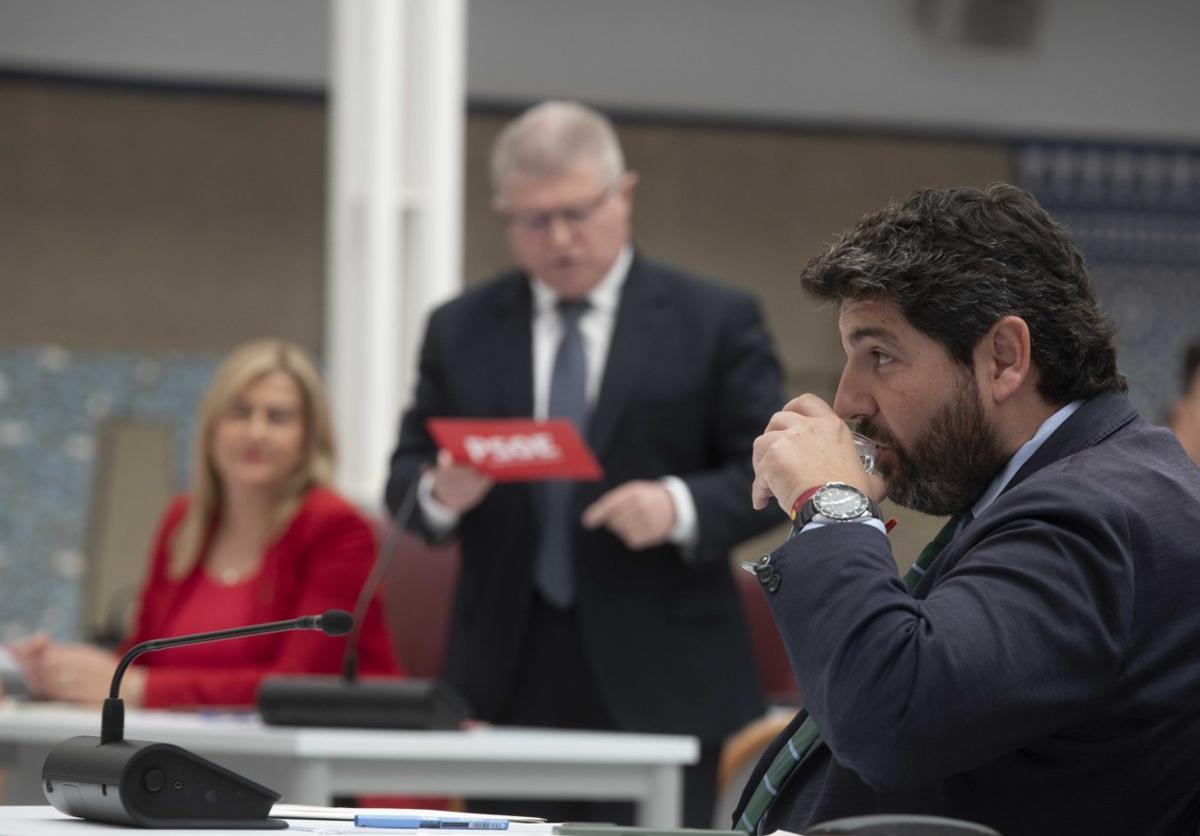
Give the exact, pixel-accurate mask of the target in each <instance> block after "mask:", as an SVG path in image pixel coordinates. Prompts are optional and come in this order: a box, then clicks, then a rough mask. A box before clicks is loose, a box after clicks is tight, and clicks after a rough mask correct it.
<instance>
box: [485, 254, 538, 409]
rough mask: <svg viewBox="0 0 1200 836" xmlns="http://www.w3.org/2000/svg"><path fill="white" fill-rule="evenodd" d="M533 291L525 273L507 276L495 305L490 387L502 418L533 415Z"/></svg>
mask: <svg viewBox="0 0 1200 836" xmlns="http://www.w3.org/2000/svg"><path fill="white" fill-rule="evenodd" d="M532 309H533V294H532V292H531V291H530V289H529V279H528V278H527V277H526V276H525V274H523V273H521V274H516V275H514V276H513V277H512V278H511V279H509V282H508V286H506V287H505V288H504V292H503V293H502V294H501V296H500V299H499V301H498V303H497V305H496V335H495V336H496V340H495V344H494V349H493V351H492V361H493V363H492V373H491V381H490V383H489V385H490V386H493V387H495V389H496V399H497V402H498V403H499V404H500V410H499V414H500V415H501V416H504V417H525V418H527V417H529V416H530V415H532V414H533V331H532V325H531V322H532V317H533V314H532Z"/></svg>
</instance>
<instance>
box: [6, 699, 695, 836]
mask: <svg viewBox="0 0 1200 836" xmlns="http://www.w3.org/2000/svg"><path fill="white" fill-rule="evenodd" d="M99 729H100V719H99V711H98V710H97V711H93V710H87V709H78V708H64V707H61V706H51V705H36V704H30V705H21V704H14V703H4V704H0V767H5V768H6V769H7V773H6V776H5V803H7V804H44V803H45V797H44V796H43V795H42V793H41V788H40V786H39V784H40V778H41V773H42V763H43V762H44V761H45V758H46V754H47V753H48V752H49V751H50V749H51V748H52V747H53V746H54V744H56V743H58V742H59V741H61V740H64V739H66V738H68V737H74V736H75V735H81V734H87V735H98V734H99ZM125 736H126V737H127V738H129V739H131V740H151V741H156V742H161V743H174V744H175V745H177V746H182V747H184V748H185V749H189V750H191V751H193V752H195V753H197V754H199V755H202V756H203V757H206V758H209V759H211V760H213V761H215V762H217V763H219V764H221V765H222V766H224V767H227V768H229V769H232V770H234V771H235V772H238V773H240V774H242V775H245V776H246V777H247V778H250V779H252V780H254V781H258V782H259V783H261V784H263V785H265V786H267V787H270V788H271V789H273V790H275V791H276V792H279V793H280V794H281V795H282V798H281V799H280V800H281V801H283V802H286V803H291V804H329V803H330V801H331V800H332V797H333V796H334V795H352V794H356V793H369V794H387V793H395V794H434V795H438V794H449V795H474V796H483V797H492V798H522V797H529V796H533V797H536V798H579V799H593V798H610V799H611V798H615V799H632V800H633V801H634V802H635V805H636V809H637V823H638V824H639V825H641V826H643V827H678V826H679V822H680V810H681V800H682V797H683V766H684V765H686V764H691V763H695V762H696V760H697V759H698V758H699V744H698V743H697V741H696V739H695V738H692V737H682V736H677V735H657V734H625V733H617V732H559V731H548V730H543V729H516V728H499V727H481V728H477V729H472V730H469V731H453V732H434V731H390V730H385V729H315V728H296V727H284V726H265V725H263V723H262V722H261V721H260V720H259V719H258V718H257V717H256V716H253V715H223V714H213V715H209V714H194V713H184V712H169V711H134V710H130V711H128V712H127V714H126V718H125Z"/></svg>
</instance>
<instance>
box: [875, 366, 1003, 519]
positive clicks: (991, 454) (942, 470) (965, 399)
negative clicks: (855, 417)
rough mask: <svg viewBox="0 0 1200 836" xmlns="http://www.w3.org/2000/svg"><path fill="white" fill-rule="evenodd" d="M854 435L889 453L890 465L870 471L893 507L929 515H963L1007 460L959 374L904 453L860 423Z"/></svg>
mask: <svg viewBox="0 0 1200 836" xmlns="http://www.w3.org/2000/svg"><path fill="white" fill-rule="evenodd" d="M858 430H859V432H861V433H862V434H863V435H866V436H867V437H869V438H872V439H874V440H875V441H877V442H879V443H880V444H881V445H885V446H887V447H889V448H890V450H891V453H892V455H893V456H895V458H896V461H879V460H878V458H879V457H876V467H877V468H878V469H879V473H880V475H881V476H883V478H884V481H886V482H887V486H888V498H889V499H890V500H892V501H893V502H895V503H896V504H897V505H902V506H904V507H905V508H912V509H913V510H914V511H921V512H922V513H925V514H932V515H934V516H938V517H941V516H946V515H947V514H957V513H959V512H961V511H965V510H966V509H967V508H969V507H970V506H971V504H972V503H974V502H975V500H977V499H978V498H979V496H980V495H981V494H982V493H983V492H984V491H985V490H986V489H987V486H988V484H990V483H991V481H992V479H994V478H995V477H996V474H997V473H999V472H1000V469H1001V468H1002V467H1003V466H1004V463H1005V461H1007V459H1008V454H1006V453H1005V452H1004V451H1003V449H1002V448H1001V445H1000V440H999V438H997V436H996V433H995V431H994V430H993V428H992V427H991V425H990V424H989V423H988V421H987V418H986V417H985V416H984V414H983V404H982V402H981V401H980V397H979V384H978V383H976V382H975V378H974V377H973V376H972V375H971V374H970V373H969V372H963V373H962V374H960V375H959V379H958V381H957V383H956V385H955V387H954V393H953V395H952V396H951V399H950V402H949V403H947V404H946V405H945V406H943V407H942V408H941V409H940V410H939V411H938V412H937V414H935V415H934V416H933V419H932V420H931V421H930V424H929V430H928V431H927V432H926V433H925V434H924V435H923V436H921V437H920V438H918V439H917V441H916V443H915V444H913V446H912V449H911V450H909V449H907V448H905V447H904V446H903V445H901V444H900V442H899V441H898V440H897V439H896V437H895V436H893V435H892V433H891V431H890V430H889V429H888V428H887V427H884V426H882V424H878V423H875V422H873V421H872V420H871V419H870V418H864V419H863V420H862V421H860V422H859V425H858Z"/></svg>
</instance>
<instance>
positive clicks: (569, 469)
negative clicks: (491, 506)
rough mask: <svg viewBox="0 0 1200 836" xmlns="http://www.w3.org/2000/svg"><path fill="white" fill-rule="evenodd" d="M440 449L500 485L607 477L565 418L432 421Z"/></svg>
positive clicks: (438, 419)
mask: <svg viewBox="0 0 1200 836" xmlns="http://www.w3.org/2000/svg"><path fill="white" fill-rule="evenodd" d="M425 426H426V427H427V428H428V429H429V434H430V435H432V436H433V440H434V441H436V442H437V445H438V447H440V448H442V449H443V450H449V451H450V454H451V455H452V456H454V460H455V461H457V462H463V463H466V464H470V465H472V466H474V467H476V468H477V469H479V470H481V471H482V472H484V473H486V474H487V475H489V476H491V477H492V478H493V479H495V480H496V481H497V482H541V481H545V480H549V479H571V480H574V481H577V482H595V481H597V480H599V479H600V478H601V477H602V476H603V475H604V472H603V471H602V470H601V469H600V464H599V463H598V462H597V461H596V457H595V456H593V455H592V451H591V450H590V449H588V446H587V444H586V443H585V442H584V440H583V439H582V438H580V436H579V433H578V432H577V431H576V429H575V425H574V424H572V423H571V422H570V421H568V420H566V419H565V418H552V419H550V420H548V421H534V420H533V419H530V418H430V419H429V420H428V421H427V422H426V423H425Z"/></svg>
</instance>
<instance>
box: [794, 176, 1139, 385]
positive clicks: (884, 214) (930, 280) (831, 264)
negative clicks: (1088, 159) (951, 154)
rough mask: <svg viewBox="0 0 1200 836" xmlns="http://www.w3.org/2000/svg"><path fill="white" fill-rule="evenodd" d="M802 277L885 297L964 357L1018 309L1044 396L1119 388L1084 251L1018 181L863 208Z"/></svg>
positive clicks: (812, 288) (835, 295) (807, 282)
mask: <svg viewBox="0 0 1200 836" xmlns="http://www.w3.org/2000/svg"><path fill="white" fill-rule="evenodd" d="M800 280H801V284H802V285H803V287H804V289H805V290H806V291H808V292H809V293H811V294H813V295H814V296H816V297H817V298H819V299H825V300H830V301H834V302H838V303H841V302H846V301H861V300H867V299H870V300H879V301H884V302H890V303H891V304H893V305H895V306H896V307H897V308H899V310H900V311H901V312H902V313H903V314H904V317H905V319H907V320H908V322H909V324H911V325H912V326H913V327H914V328H916V329H917V330H918V331H920V332H922V333H923V334H925V335H927V336H929V337H932V338H933V339H935V340H937V341H938V342H940V343H941V344H942V345H944V346H945V347H946V348H947V350H948V351H949V352H950V355H951V357H953V358H954V359H955V360H956V361H958V362H959V363H962V364H964V365H969V364H970V363H971V356H972V352H973V351H974V349H975V346H976V345H977V344H978V342H979V340H980V339H981V338H982V337H983V336H984V334H986V333H987V331H988V329H989V328H991V327H992V325H993V324H995V322H996V321H997V320H999V319H1000V318H1001V317H1005V316H1009V315H1013V316H1019V317H1021V318H1022V319H1023V320H1025V322H1026V324H1027V325H1028V326H1029V333H1030V340H1031V342H1032V344H1033V349H1032V350H1033V361H1034V363H1035V364H1036V365H1037V368H1038V370H1039V371H1040V373H1041V380H1040V382H1039V383H1038V391H1039V392H1040V393H1041V394H1042V396H1043V397H1044V398H1046V399H1047V400H1048V401H1050V402H1051V403H1066V402H1068V401H1072V400H1075V399H1077V398H1089V397H1092V396H1093V395H1096V394H1099V393H1100V392H1105V391H1109V390H1113V389H1117V390H1121V391H1124V390H1125V378H1124V376H1123V375H1121V374H1120V373H1119V372H1118V371H1117V351H1116V346H1115V345H1114V344H1113V333H1114V329H1113V326H1112V324H1111V323H1110V322H1109V321H1108V318H1107V317H1106V316H1105V315H1104V314H1103V313H1102V312H1101V311H1100V308H1099V307H1098V305H1097V304H1096V296H1095V293H1094V292H1093V290H1092V284H1091V280H1090V279H1089V278H1088V274H1087V268H1086V267H1085V266H1084V263H1083V256H1082V254H1080V252H1079V250H1078V249H1077V248H1076V247H1075V245H1074V244H1073V243H1072V242H1071V239H1070V238H1068V237H1067V234H1066V232H1064V231H1063V229H1062V227H1060V226H1059V225H1058V224H1057V223H1056V222H1055V221H1054V220H1053V219H1052V218H1051V217H1050V216H1049V215H1048V214H1046V211H1045V210H1044V209H1043V208H1042V207H1041V206H1040V205H1038V202H1037V201H1036V200H1034V198H1033V196H1032V195H1031V194H1029V193H1028V192H1026V191H1024V190H1022V189H1019V188H1017V187H1016V186H1010V185H1008V184H1006V183H995V184H993V185H991V186H988V187H987V188H986V189H984V190H983V191H980V190H978V189H969V188H947V189H922V190H921V191H919V192H917V193H916V194H914V195H913V196H912V197H910V198H909V199H908V200H906V201H904V202H903V203H899V204H897V203H892V204H891V205H890V206H888V207H887V208H886V209H884V210H883V211H881V212H876V213H874V214H871V215H867V216H866V217H864V218H863V219H862V220H860V221H859V222H858V224H857V225H856V226H855V227H854V228H853V229H851V230H850V231H849V232H847V233H846V234H845V235H843V236H842V237H841V238H840V239H839V240H838V241H837V242H836V243H834V244H833V246H831V247H830V248H829V250H828V251H827V252H826V253H824V254H823V255H820V256H817V257H816V258H814V259H812V261H810V262H809V263H808V266H807V267H805V269H804V273H803V274H802V276H801V279H800Z"/></svg>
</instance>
